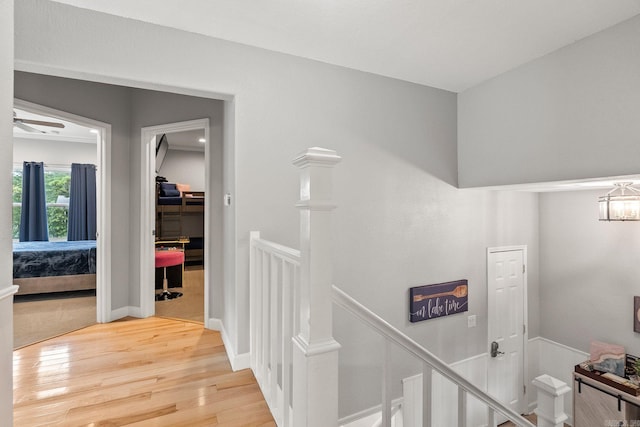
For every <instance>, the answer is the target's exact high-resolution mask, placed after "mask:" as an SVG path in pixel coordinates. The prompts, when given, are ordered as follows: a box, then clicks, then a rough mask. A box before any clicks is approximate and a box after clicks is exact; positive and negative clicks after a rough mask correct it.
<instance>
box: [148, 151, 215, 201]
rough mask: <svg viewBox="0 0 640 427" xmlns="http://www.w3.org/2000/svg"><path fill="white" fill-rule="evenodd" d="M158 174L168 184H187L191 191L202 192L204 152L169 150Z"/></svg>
mask: <svg viewBox="0 0 640 427" xmlns="http://www.w3.org/2000/svg"><path fill="white" fill-rule="evenodd" d="M158 173H159V174H160V175H162V176H164V177H166V178H167V179H168V180H169V182H179V183H181V184H189V185H190V186H191V191H204V152H201V151H184V150H169V151H167V155H166V156H165V158H164V163H162V167H161V168H160V171H159V172H158Z"/></svg>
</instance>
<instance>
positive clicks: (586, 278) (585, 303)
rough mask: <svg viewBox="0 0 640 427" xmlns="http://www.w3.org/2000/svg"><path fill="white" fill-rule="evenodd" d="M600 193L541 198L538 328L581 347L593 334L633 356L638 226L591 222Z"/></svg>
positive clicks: (639, 287)
mask: <svg viewBox="0 0 640 427" xmlns="http://www.w3.org/2000/svg"><path fill="white" fill-rule="evenodd" d="M606 192H607V190H606V189H604V190H600V191H577V192H561V193H547V194H542V195H541V196H540V307H541V312H542V313H543V314H542V315H541V318H540V334H541V335H542V336H544V337H545V338H549V339H551V340H554V341H556V342H559V343H562V344H566V345H568V346H571V347H574V348H577V349H579V350H582V351H586V352H588V351H589V342H590V341H591V340H592V339H595V340H600V341H604V342H610V343H614V344H620V345H623V346H624V347H625V348H626V349H627V351H628V352H629V353H631V354H636V355H638V354H640V335H638V334H637V333H634V332H633V297H634V296H635V295H640V280H639V279H638V277H640V263H638V253H640V224H637V223H633V222H600V221H598V203H597V200H598V196H602V195H604V194H605V193H606Z"/></svg>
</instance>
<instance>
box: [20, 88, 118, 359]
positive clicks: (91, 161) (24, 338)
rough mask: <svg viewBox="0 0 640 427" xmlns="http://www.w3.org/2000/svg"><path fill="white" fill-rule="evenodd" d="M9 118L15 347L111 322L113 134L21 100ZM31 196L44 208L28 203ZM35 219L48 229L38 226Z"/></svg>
mask: <svg viewBox="0 0 640 427" xmlns="http://www.w3.org/2000/svg"><path fill="white" fill-rule="evenodd" d="M14 117H15V119H14V159H13V160H14V170H13V181H14V195H13V231H14V236H13V237H14V239H13V240H14V249H13V252H14V268H13V271H14V274H13V275H14V281H15V283H16V284H17V285H18V286H19V287H20V288H19V290H18V293H17V295H16V297H15V299H14V301H15V302H14V347H16V348H17V347H20V346H24V345H28V344H31V343H33V342H36V341H40V340H43V339H47V338H51V337H53V336H56V335H59V334H61V333H66V332H69V331H71V330H75V329H78V328H82V327H85V326H88V325H89V324H93V323H96V322H99V323H102V322H108V321H110V312H111V308H110V307H111V298H110V295H111V289H110V281H109V271H110V248H109V240H110V239H109V238H108V230H109V229H110V227H109V223H110V214H109V212H108V210H107V206H109V205H110V191H109V190H110V189H109V175H110V173H109V171H110V160H109V145H110V144H109V142H110V138H111V128H110V125H109V124H106V123H102V122H98V121H95V120H92V119H88V118H85V117H81V116H77V115H74V114H71V113H68V112H65V111H60V110H55V109H52V108H49V107H45V106H42V105H38V104H34V103H30V102H26V101H23V100H19V99H15V100H14ZM38 169H39V170H38ZM25 175H28V176H26V177H25ZM32 178H35V179H37V180H42V181H43V182H44V188H43V190H44V191H42V192H39V190H36V188H37V187H38V185H35V186H34V185H30V184H31V182H32ZM25 186H26V188H25ZM33 191H36V194H37V195H38V197H39V198H41V199H40V200H42V201H44V202H45V203H44V205H43V204H42V203H39V202H38V203H35V204H33V205H32V204H31V203H29V202H28V201H27V200H28V199H29V198H31V195H33V193H32V192H33ZM25 192H27V193H29V194H30V195H27V194H26V193H25ZM37 205H39V206H37ZM85 206H86V209H85V208H84V207H85ZM23 210H24V211H25V212H23ZM34 212H35V213H36V214H37V215H38V217H39V218H46V225H44V226H38V225H37V224H38V222H39V221H38V220H37V219H36V220H34V217H31V215H32V214H33V213H34ZM38 217H36V218H38ZM40 223H42V221H40ZM36 230H37V231H36ZM105 237H106V238H105Z"/></svg>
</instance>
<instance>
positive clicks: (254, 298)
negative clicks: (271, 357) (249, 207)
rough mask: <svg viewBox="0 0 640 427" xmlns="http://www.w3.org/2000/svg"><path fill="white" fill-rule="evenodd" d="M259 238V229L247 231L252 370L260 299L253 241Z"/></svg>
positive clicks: (254, 368) (255, 350)
mask: <svg viewBox="0 0 640 427" xmlns="http://www.w3.org/2000/svg"><path fill="white" fill-rule="evenodd" d="M259 238H260V232H259V231H252V232H251V233H249V275H250V277H249V284H250V285H251V289H250V290H249V313H251V317H250V319H249V321H250V327H249V333H250V335H251V341H250V342H251V367H252V368H253V371H254V372H256V370H257V366H258V364H257V362H258V357H257V352H258V334H256V328H257V323H258V322H257V319H256V313H257V312H258V301H260V300H259V298H258V286H257V282H256V279H257V277H256V276H257V274H256V269H257V266H256V252H257V251H258V249H257V248H256V247H255V246H254V244H253V242H254V240H256V239H259Z"/></svg>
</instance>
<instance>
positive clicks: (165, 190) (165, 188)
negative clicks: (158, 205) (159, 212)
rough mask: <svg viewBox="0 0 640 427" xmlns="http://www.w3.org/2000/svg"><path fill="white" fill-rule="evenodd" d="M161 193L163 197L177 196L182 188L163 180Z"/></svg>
mask: <svg viewBox="0 0 640 427" xmlns="http://www.w3.org/2000/svg"><path fill="white" fill-rule="evenodd" d="M160 195H161V196H163V197H177V196H180V190H178V189H177V188H176V185H175V184H173V183H170V182H163V183H161V184H160Z"/></svg>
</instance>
